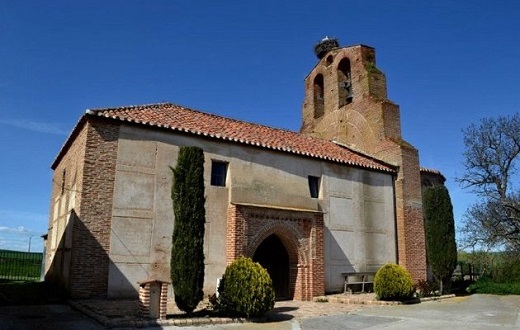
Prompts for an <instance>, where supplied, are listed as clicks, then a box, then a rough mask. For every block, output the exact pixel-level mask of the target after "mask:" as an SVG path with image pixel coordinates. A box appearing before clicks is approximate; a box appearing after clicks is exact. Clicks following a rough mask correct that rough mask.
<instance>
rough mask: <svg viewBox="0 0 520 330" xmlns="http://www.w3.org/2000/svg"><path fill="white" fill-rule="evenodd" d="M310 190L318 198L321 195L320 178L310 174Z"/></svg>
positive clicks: (313, 196) (312, 195)
mask: <svg viewBox="0 0 520 330" xmlns="http://www.w3.org/2000/svg"><path fill="white" fill-rule="evenodd" d="M309 192H310V194H311V197H312V198H318V197H319V195H320V178H319V177H317V176H312V175H309Z"/></svg>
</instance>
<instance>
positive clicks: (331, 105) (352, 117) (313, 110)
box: [300, 38, 426, 281]
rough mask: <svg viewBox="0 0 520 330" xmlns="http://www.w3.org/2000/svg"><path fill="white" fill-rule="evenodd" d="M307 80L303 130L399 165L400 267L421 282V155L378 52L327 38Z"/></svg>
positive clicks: (423, 275) (423, 260)
mask: <svg viewBox="0 0 520 330" xmlns="http://www.w3.org/2000/svg"><path fill="white" fill-rule="evenodd" d="M314 50H315V53H316V56H317V57H318V63H317V64H316V66H315V67H314V68H313V69H312V71H311V72H310V73H309V74H308V75H307V77H306V78H305V99H304V102H303V111H302V115H303V118H302V126H301V129H300V132H301V133H302V134H307V135H311V136H315V137H319V138H322V139H327V140H332V141H335V142H338V143H341V144H343V145H346V146H348V147H349V148H351V149H353V150H356V151H359V152H362V153H365V154H368V155H371V156H373V157H375V158H377V159H381V160H383V161H386V162H388V163H391V164H394V165H396V166H398V168H399V172H398V175H397V178H396V181H395V195H396V196H395V198H396V222H397V223H396V226H397V227H396V228H397V241H398V242H397V248H398V256H397V257H398V263H399V264H400V265H402V266H404V267H405V268H406V269H407V270H408V271H409V272H410V274H411V275H412V277H413V278H414V280H415V281H418V280H424V279H426V243H425V236H424V220H423V214H422V194H421V178H420V166H419V154H418V151H417V149H415V148H414V147H413V146H412V145H411V144H409V143H408V142H406V141H405V140H403V138H402V136H401V119H400V114H399V106H398V105H397V104H395V103H393V102H392V101H390V100H389V99H388V98H387V88H386V77H385V75H384V73H383V72H382V71H381V70H379V69H378V68H377V66H376V56H375V49H374V48H372V47H368V46H364V45H355V46H349V47H340V46H339V43H338V41H337V39H329V38H325V39H323V40H322V41H321V42H320V43H318V44H317V45H316V46H315V48H314Z"/></svg>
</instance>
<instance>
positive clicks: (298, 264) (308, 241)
mask: <svg viewBox="0 0 520 330" xmlns="http://www.w3.org/2000/svg"><path fill="white" fill-rule="evenodd" d="M272 234H275V235H276V236H278V238H279V239H280V240H281V241H282V243H283V244H284V246H285V248H286V250H287V253H288V255H289V263H290V270H289V272H290V274H289V282H290V288H291V292H290V294H291V295H292V297H293V299H295V300H310V299H312V297H314V296H318V295H323V293H324V287H325V284H324V279H325V276H324V269H323V214H322V213H320V212H315V211H306V210H301V211H300V210H293V209H279V208H270V207H265V206H257V205H245V204H230V206H229V208H228V219H227V244H226V245H227V263H228V264H230V263H231V262H233V260H235V259H236V258H238V257H240V256H248V257H252V256H253V255H254V253H255V251H256V249H257V248H258V247H259V246H260V244H261V243H262V242H263V241H264V239H266V238H267V237H269V236H270V235H272Z"/></svg>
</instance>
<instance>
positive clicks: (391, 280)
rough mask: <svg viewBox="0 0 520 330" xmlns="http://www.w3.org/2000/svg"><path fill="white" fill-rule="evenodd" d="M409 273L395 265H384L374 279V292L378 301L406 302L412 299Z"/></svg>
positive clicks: (412, 289)
mask: <svg viewBox="0 0 520 330" xmlns="http://www.w3.org/2000/svg"><path fill="white" fill-rule="evenodd" d="M413 291H414V285H413V280H412V277H411V276H410V273H408V271H407V270H406V269H404V268H403V267H401V266H399V265H396V264H386V265H384V266H383V267H381V268H380V269H379V270H378V271H377V273H376V275H375V277H374V292H375V293H376V295H377V298H378V299H379V300H397V301H400V300H406V299H409V298H412V297H413V293H414V292H413Z"/></svg>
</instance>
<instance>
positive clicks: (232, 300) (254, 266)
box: [217, 257, 274, 317]
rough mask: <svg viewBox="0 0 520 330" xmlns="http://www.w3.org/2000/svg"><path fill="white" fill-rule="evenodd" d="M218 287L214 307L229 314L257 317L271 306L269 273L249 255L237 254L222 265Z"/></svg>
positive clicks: (271, 287)
mask: <svg viewBox="0 0 520 330" xmlns="http://www.w3.org/2000/svg"><path fill="white" fill-rule="evenodd" d="M218 291H219V299H218V303H217V309H218V310H219V311H221V312H223V313H225V314H227V315H230V316H245V317H258V316H262V315H264V314H265V313H267V312H268V311H270V310H271V309H273V307H274V289H273V282H272V281H271V277H270V276H269V273H267V271H266V270H265V269H264V268H263V267H262V266H260V264H259V263H256V262H253V261H252V260H251V259H250V258H246V257H240V258H238V259H237V260H235V261H234V262H233V263H232V264H231V265H229V266H228V267H227V268H226V272H225V273H224V276H223V277H222V280H221V281H220V285H219V287H218Z"/></svg>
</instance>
